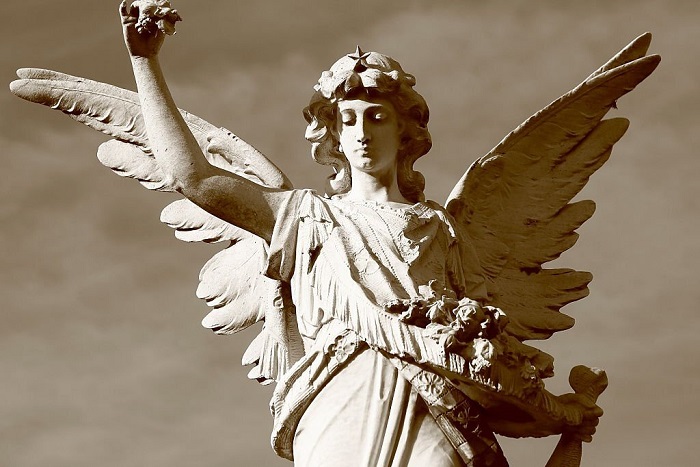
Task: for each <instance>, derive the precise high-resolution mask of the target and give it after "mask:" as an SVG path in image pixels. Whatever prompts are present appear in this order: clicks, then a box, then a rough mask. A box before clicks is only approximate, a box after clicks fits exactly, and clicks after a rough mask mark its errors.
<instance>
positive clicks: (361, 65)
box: [347, 45, 372, 73]
mask: <svg viewBox="0 0 700 467" xmlns="http://www.w3.org/2000/svg"><path fill="white" fill-rule="evenodd" d="M371 53H372V52H363V51H362V49H361V48H360V46H359V45H358V46H357V48H356V49H355V52H354V53H351V54H347V57H348V58H350V59H352V60H355V66H354V67H353V69H352V70H353V71H356V72H358V73H362V72H363V71H365V70H366V69H367V68H369V64H368V63H367V57H369V55H370V54H371Z"/></svg>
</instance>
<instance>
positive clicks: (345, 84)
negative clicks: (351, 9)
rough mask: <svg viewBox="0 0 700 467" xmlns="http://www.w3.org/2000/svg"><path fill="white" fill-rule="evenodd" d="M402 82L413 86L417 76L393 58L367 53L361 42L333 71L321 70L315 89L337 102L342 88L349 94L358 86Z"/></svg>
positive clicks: (384, 85) (333, 67) (389, 84)
mask: <svg viewBox="0 0 700 467" xmlns="http://www.w3.org/2000/svg"><path fill="white" fill-rule="evenodd" d="M401 84H404V85H406V86H409V87H413V86H414V85H415V84H416V78H415V77H414V76H413V75H411V74H409V73H406V72H405V71H403V69H402V68H401V65H399V62H397V61H396V60H394V59H393V58H391V57H388V56H386V55H383V54H380V53H377V52H363V51H362V49H361V48H360V46H359V45H358V46H357V49H356V50H355V52H353V53H351V54H347V55H345V56H344V57H342V58H340V60H338V61H337V62H335V63H334V64H333V66H331V69H330V70H328V71H324V72H323V73H321V77H320V78H319V80H318V84H316V85H315V86H314V89H315V90H316V91H318V92H320V93H321V94H322V95H323V97H325V98H326V99H328V100H330V101H331V102H333V101H335V100H336V99H337V94H338V91H340V90H341V89H340V88H341V87H342V88H343V91H345V93H347V92H348V91H350V90H352V89H355V88H365V89H368V88H385V89H386V88H392V87H399V86H401ZM343 94H344V93H343Z"/></svg>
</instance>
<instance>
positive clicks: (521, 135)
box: [447, 34, 660, 340]
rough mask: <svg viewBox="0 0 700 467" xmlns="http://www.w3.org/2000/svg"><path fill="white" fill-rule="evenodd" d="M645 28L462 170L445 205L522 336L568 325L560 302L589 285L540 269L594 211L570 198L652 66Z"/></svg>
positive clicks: (604, 153)
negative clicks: (618, 110)
mask: <svg viewBox="0 0 700 467" xmlns="http://www.w3.org/2000/svg"><path fill="white" fill-rule="evenodd" d="M650 37H651V36H650V35H649V34H645V35H642V36H640V37H639V38H638V39H636V40H635V41H633V42H632V43H631V44H630V45H629V46H628V47H626V48H625V49H623V50H622V51H621V52H620V53H619V54H617V55H616V56H615V57H613V58H612V59H611V60H609V61H608V62H607V63H606V64H605V65H603V66H602V67H600V68H599V69H598V70H596V71H595V72H594V73H593V74H592V75H591V76H590V77H589V78H587V79H586V80H585V81H584V82H583V83H582V84H580V85H579V86H577V87H576V88H574V89H573V90H572V91H571V92H569V93H567V94H565V95H564V96H562V97H560V98H559V99H557V100H555V101H554V102H552V103H551V104H550V105H548V106H547V107H545V108H544V109H542V110H541V111H539V112H537V113H536V114H535V115H533V116H532V117H530V118H529V119H527V120H526V121H525V122H524V123H523V124H522V125H520V126H519V127H518V128H516V129H515V130H514V131H512V132H511V133H510V134H509V135H507V136H506V137H505V138H504V139H503V140H502V141H501V142H500V143H499V144H498V145H497V146H496V147H494V148H493V149H492V150H491V151H490V152H489V153H488V154H486V155H485V156H484V157H482V158H480V159H478V160H477V161H476V162H474V163H473V164H472V166H471V167H470V168H469V169H468V170H467V172H466V173H465V175H464V176H463V177H462V179H461V180H460V181H459V183H458V184H457V186H456V187H455V189H454V190H453V191H452V193H451V194H450V196H449V198H448V201H447V210H448V211H449V212H450V214H452V215H453V216H454V217H455V219H456V221H457V225H459V226H461V229H462V230H463V234H464V235H466V236H467V237H468V238H470V240H471V241H472V243H473V244H474V247H475V249H476V251H477V254H478V256H479V261H480V264H479V265H468V266H467V267H481V268H482V270H483V271H484V274H485V275H486V277H487V286H488V289H489V297H490V300H491V302H492V303H493V304H494V305H496V306H499V307H501V308H503V309H504V310H505V311H506V314H507V315H508V316H509V317H510V319H511V321H510V324H509V327H508V330H509V331H510V332H511V333H512V334H513V335H515V336H516V337H517V338H518V339H520V340H526V339H545V338H547V337H549V336H551V334H552V333H554V332H557V331H560V330H564V329H567V328H569V327H571V326H572V325H573V319H572V318H570V317H568V316H566V315H564V314H563V313H561V312H560V311H559V309H560V308H561V307H562V306H564V305H566V304H567V303H570V302H572V301H575V300H578V299H580V298H583V297H585V296H586V295H587V294H588V288H587V285H588V283H589V282H590V280H591V275H590V274H589V273H586V272H579V271H574V270H569V269H543V268H542V265H543V264H544V263H546V262H548V261H552V260H553V259H556V258H557V257H559V256H560V255H561V253H562V252H564V251H566V250H567V249H569V248H571V246H573V245H574V244H575V243H576V240H577V239H578V234H576V232H575V230H576V229H577V228H578V227H580V226H581V225H582V224H583V223H584V222H585V221H586V220H587V219H588V218H590V217H591V216H592V215H593V212H594V210H595V204H594V203H593V202H592V201H582V202H577V203H570V202H571V200H572V199H573V198H574V197H575V196H576V195H577V194H578V193H579V192H580V191H581V189H582V188H583V187H584V186H585V185H586V183H587V182H588V179H589V178H590V176H591V175H592V174H593V173H594V172H595V171H596V170H598V169H599V168H600V167H601V166H602V165H603V164H604V163H605V162H606V161H607V160H608V158H609V157H610V153H611V151H612V147H613V145H614V144H615V143H616V142H617V141H618V140H619V139H620V138H621V137H622V136H623V134H624V133H625V131H626V130H627V127H628V125H629V122H628V121H627V120H626V119H624V118H615V119H610V120H603V117H604V116H605V114H606V113H607V112H608V111H609V110H610V109H611V108H613V107H615V105H616V102H617V100H618V99H619V98H620V97H621V96H623V95H624V94H626V93H628V92H629V91H631V90H632V89H633V88H634V87H635V86H636V85H637V84H639V83H640V82H641V81H643V80H644V79H645V78H646V77H647V76H648V75H649V74H651V72H652V71H653V70H654V69H655V68H656V66H657V65H658V63H659V60H660V58H659V57H658V56H656V55H651V56H644V54H645V53H646V51H647V49H648V47H649V42H650Z"/></svg>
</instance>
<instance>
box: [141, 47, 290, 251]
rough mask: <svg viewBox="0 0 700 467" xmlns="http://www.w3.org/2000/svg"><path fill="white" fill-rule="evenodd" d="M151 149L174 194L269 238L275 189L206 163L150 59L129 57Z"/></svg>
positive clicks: (151, 58) (274, 209)
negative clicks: (180, 195)
mask: <svg viewBox="0 0 700 467" xmlns="http://www.w3.org/2000/svg"><path fill="white" fill-rule="evenodd" d="M132 65H133V68H134V77H135V78H136V85H137V88H138V93H139V98H140V101H141V111H142V114H143V119H144V123H145V125H146V131H147V133H148V139H149V144H150V147H151V150H152V152H153V154H154V156H155V158H156V161H157V162H158V165H159V166H160V168H161V170H163V171H164V172H165V175H166V177H168V178H169V179H170V181H171V183H172V185H173V186H174V187H175V189H176V190H177V191H179V192H180V193H182V194H183V195H185V196H186V197H187V198H189V199H190V200H191V201H192V202H194V203H195V204H197V205H199V206H200V207H202V208H203V209H205V210H206V211H208V212H210V213H211V214H213V215H215V216H217V217H219V218H220V219H223V220H225V221H227V222H230V223H232V224H234V225H237V226H238V227H241V228H243V229H245V230H248V231H249V232H251V233H254V234H256V235H258V236H260V237H262V238H263V239H265V240H269V238H270V236H271V233H272V228H273V224H274V219H275V215H276V206H277V205H278V204H279V203H278V199H277V198H280V197H279V196H277V195H278V193H279V191H278V190H271V189H267V188H265V187H262V186H260V185H257V184H255V183H253V182H251V181H249V180H246V179H244V178H242V177H239V176H237V175H236V174H233V173H231V172H228V171H225V170H222V169H220V168H218V167H215V166H213V165H211V164H210V163H209V162H208V161H207V159H206V157H204V155H203V154H202V150H201V149H200V147H199V144H198V142H197V140H196V139H195V137H194V135H193V134H192V132H191V131H190V129H189V127H188V126H187V123H186V122H185V120H184V118H183V117H182V114H181V113H180V111H179V110H178V108H177V106H176V105H175V101H174V99H173V97H172V95H171V94H170V91H169V89H168V86H167V84H166V82H165V78H164V76H163V73H162V71H161V69H160V65H159V63H158V58H157V56H156V57H132Z"/></svg>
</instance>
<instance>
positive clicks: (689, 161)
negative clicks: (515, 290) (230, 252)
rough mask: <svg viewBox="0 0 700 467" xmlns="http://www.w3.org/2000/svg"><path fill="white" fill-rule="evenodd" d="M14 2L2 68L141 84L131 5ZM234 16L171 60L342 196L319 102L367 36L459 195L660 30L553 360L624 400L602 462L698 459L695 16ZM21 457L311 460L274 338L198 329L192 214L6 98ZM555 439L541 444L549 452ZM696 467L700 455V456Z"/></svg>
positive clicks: (609, 408) (9, 387)
mask: <svg viewBox="0 0 700 467" xmlns="http://www.w3.org/2000/svg"><path fill="white" fill-rule="evenodd" d="M108 3H109V2H94V1H89V0H66V1H63V2H43V1H39V0H26V1H23V2H18V1H12V2H9V3H8V4H7V5H5V6H4V10H5V12H6V14H8V15H9V16H8V17H10V18H12V21H8V22H7V24H6V26H5V27H4V29H3V31H2V32H1V33H0V34H3V40H2V41H1V42H0V43H1V44H2V45H1V46H0V47H1V48H0V57H1V58H2V60H1V61H0V63H1V64H2V69H1V70H0V72H1V76H3V77H4V78H5V80H6V82H7V81H10V80H11V79H12V77H13V76H14V69H15V68H18V67H21V66H40V67H46V68H53V69H58V70H61V71H65V72H68V73H71V74H76V75H81V76H86V77H89V78H93V79H97V80H101V81H106V82H110V83H113V84H117V85H120V86H124V87H129V88H133V84H132V78H131V76H130V73H131V72H130V69H129V66H128V59H127V57H126V54H125V52H124V50H123V46H122V44H121V38H120V31H119V25H118V22H117V18H116V3H115V5H109V4H108ZM238 3H240V2H235V3H234V2H225V1H207V2H202V1H201V0H200V1H198V2H195V1H193V0H181V1H179V2H177V3H176V5H175V6H176V7H177V8H178V9H179V10H180V11H181V13H182V15H183V17H184V18H185V21H183V23H182V24H179V25H178V30H179V32H178V34H177V35H176V36H175V37H173V38H170V39H169V41H168V42H169V43H168V44H166V50H165V51H164V57H163V61H164V68H165V70H166V73H167V74H168V77H169V79H170V83H171V87H172V89H173V93H174V94H175V97H176V99H177V101H178V104H179V105H180V106H181V107H183V108H186V109H188V110H191V111H192V112H194V113H196V114H198V115H200V116H202V117H204V118H206V119H208V120H210V121H212V122H213V123H216V124H218V125H222V126H226V127H227V128H229V129H231V130H233V131H234V132H236V133H237V134H239V135H241V136H242V137H244V139H246V140H248V141H249V142H251V143H252V144H253V145H255V146H256V147H258V148H259V149H261V150H262V151H263V152H264V153H266V154H268V155H270V156H271V158H273V160H274V161H275V163H277V164H278V165H279V166H280V167H281V168H282V169H283V170H284V171H285V172H286V173H287V174H288V175H289V176H290V178H291V179H292V180H293V181H294V182H295V184H296V185H297V186H299V187H304V186H310V187H314V188H319V189H320V188H321V187H322V186H323V178H324V177H325V176H326V170H325V169H324V168H322V167H318V166H316V165H315V164H314V163H313V162H312V161H311V160H310V157H309V156H308V153H309V147H308V143H307V142H306V141H305V140H304V139H303V131H304V122H303V119H302V117H301V108H302V107H303V106H304V105H305V104H306V103H307V101H308V98H309V97H310V94H311V87H312V85H313V84H314V82H315V81H316V79H317V78H318V76H319V74H320V72H321V71H322V70H324V69H327V68H328V67H329V66H330V65H331V64H332V63H333V61H334V60H336V59H337V58H338V57H339V56H341V55H342V54H344V53H347V52H350V51H352V50H353V49H354V47H355V45H356V44H360V45H361V46H362V47H363V48H365V49H372V50H378V51H382V52H385V53H388V54H389V55H392V56H394V57H395V58H397V59H398V60H399V61H400V62H401V63H402V65H403V66H404V68H405V69H406V70H407V71H408V72H410V73H413V74H415V75H416V77H417V79H418V84H417V89H418V90H419V91H420V92H421V93H423V95H424V96H425V97H426V100H427V101H428V104H429V105H430V108H431V127H430V128H431V133H432V134H433V139H434V142H435V145H434V149H433V151H431V153H430V154H429V155H427V156H426V157H424V158H423V160H421V161H420V163H419V168H420V170H422V171H423V172H424V173H425V175H426V178H427V181H428V190H427V192H428V195H429V197H431V198H434V199H437V200H440V201H441V200H443V199H444V197H445V196H446V195H447V193H448V192H449V190H450V189H451V187H452V185H453V184H454V182H456V179H457V178H458V176H459V175H461V173H462V172H463V171H464V169H465V168H466V167H467V165H468V164H469V163H470V162H471V161H472V160H473V159H474V158H476V157H478V156H480V155H482V154H484V153H485V152H486V151H488V149H490V148H491V147H492V146H493V145H495V144H496V143H497V142H498V141H499V140H500V138H501V137H503V136H504V135H505V134H506V133H507V132H508V131H509V130H510V129H512V128H513V127H515V126H516V125H517V124H519V123H520V122H521V121H522V120H524V119H525V118H526V117H527V116H529V115H530V114H531V113H533V112H534V111H536V110H538V109H539V108H540V107H542V106H544V105H545V104H547V103H548V102H549V101H551V100H553V99H554V98H556V97H558V95H560V94H561V93H563V92H566V91H568V90H569V89H570V88H571V87H573V86H574V85H575V84H577V83H578V82H579V81H580V80H581V79H583V78H584V77H585V76H587V75H588V74H589V73H590V72H591V71H593V70H594V69H595V68H597V67H598V66H599V65H600V64H601V63H602V62H603V61H604V60H606V59H607V58H608V56H610V55H611V54H612V53H614V52H616V51H617V50H618V49H619V48H620V47H622V46H623V45H624V44H626V43H627V42H628V41H629V40H631V39H632V38H633V37H635V36H636V35H638V34H640V33H642V32H644V31H646V30H650V31H652V32H653V33H654V34H655V37H654V41H653V44H652V51H654V52H658V53H661V54H662V55H663V62H662V64H661V66H660V67H659V69H658V70H657V71H656V72H655V73H654V75H652V77H651V78H650V79H649V80H648V82H645V83H643V84H642V85H641V86H640V87H639V89H638V90H636V91H634V92H633V93H632V94H631V95H629V96H626V97H624V98H623V99H621V101H620V110H619V111H617V112H615V115H623V116H627V117H629V118H630V119H631V120H632V125H631V128H630V130H629V132H628V135H627V136H626V137H625V138H624V139H623V141H622V142H621V143H620V144H618V147H616V149H615V151H614V153H613V157H612V158H611V160H610V162H608V164H607V165H606V166H605V167H604V168H603V169H602V170H601V171H600V172H599V173H598V174H596V175H595V176H594V177H593V178H592V180H591V182H590V184H589V186H588V187H587V188H586V190H585V192H584V197H587V198H593V199H595V200H596V201H597V203H598V212H597V213H596V215H595V216H594V217H593V219H592V220H591V221H589V222H588V223H587V224H586V225H585V226H584V227H583V228H582V229H581V231H580V232H581V240H580V241H579V244H577V245H576V246H575V247H574V248H573V249H572V250H571V251H570V252H568V253H567V254H565V255H564V258H562V259H561V260H560V261H559V264H561V265H562V266H568V267H576V268H579V269H586V270H590V271H592V272H593V273H594V276H595V279H594V282H593V284H592V286H591V289H592V294H591V296H590V297H588V298H587V299H586V300H584V301H582V302H578V303H576V304H573V305H571V306H570V307H568V308H567V310H566V311H567V313H569V314H571V315H573V316H574V317H575V318H576V319H577V324H576V326H575V327H574V329H573V330H571V331H568V332H566V333H564V335H562V336H557V337H556V338H555V339H553V340H552V341H551V342H546V343H544V344H543V346H545V347H546V350H547V351H549V352H550V353H552V354H553V355H554V356H555V358H556V363H557V371H558V377H557V378H555V380H554V381H552V387H553V388H555V390H556V391H558V392H561V391H565V390H566V389H567V388H566V384H565V379H566V378H565V377H566V374H567V372H568V368H569V367H571V366H573V365H575V364H579V363H585V364H591V365H598V366H601V367H604V368H606V369H607V370H608V373H609V375H610V378H611V386H610V388H609V389H608V391H607V392H606V393H605V394H604V395H603V396H602V398H601V403H602V405H603V406H604V408H605V410H606V415H605V417H604V418H603V420H602V424H601V427H600V429H599V434H598V435H597V437H596V439H595V442H594V443H593V444H592V445H590V446H586V448H585V456H586V457H585V461H584V465H585V463H588V465H629V466H643V465H649V466H651V465H691V464H692V463H693V460H694V456H693V452H691V450H690V448H689V447H688V445H689V444H691V443H688V440H689V439H690V436H692V434H693V433H694V432H695V431H697V430H696V428H695V426H696V420H697V419H698V418H699V416H700V413H698V411H700V400H699V399H700V396H698V395H697V390H696V388H697V387H698V382H699V381H698V379H699V378H700V368H698V363H697V359H696V358H693V356H694V355H696V354H697V351H698V346H697V343H696V341H697V338H696V336H697V335H698V332H700V329H699V328H700V326H699V320H698V319H697V318H696V317H695V316H694V310H695V309H697V305H696V303H697V301H698V299H699V298H700V292H698V290H697V280H696V279H695V275H696V272H695V268H696V265H697V264H698V259H700V251H699V250H700V245H699V242H698V241H697V240H696V239H695V235H693V233H694V232H697V231H698V230H699V227H700V225H698V224H699V221H698V218H699V217H698V201H697V200H698V199H699V196H700V193H699V191H700V190H699V188H698V183H697V180H698V178H700V159H699V158H698V157H697V156H696V155H695V154H696V152H697V148H698V147H700V141H699V140H698V139H699V137H698V136H697V135H698V133H697V131H696V129H697V127H698V126H700V121H699V120H700V112H698V104H700V102H699V101H700V89H698V88H699V85H698V81H697V79H696V77H697V75H698V71H699V70H698V67H699V66H700V65H698V64H697V63H696V60H695V57H697V56H698V44H700V30H698V28H697V25H696V23H697V18H699V17H700V6H699V5H697V4H696V3H694V2H683V1H670V2H663V3H661V2H654V1H652V0H645V1H635V2H633V1H620V2H575V3H574V2H555V1H544V2H525V1H514V2H505V1H495V2H460V3H457V2H441V1H437V2H420V1H411V2H398V1H386V2H374V1H369V0H367V1H362V2H353V3H351V4H349V3H348V2H323V3H320V2H315V3H308V4H306V5H300V4H299V3H297V2H284V1H278V2H273V1H261V2H255V3H253V2H247V3H242V4H240V5H239V4H238ZM0 106H1V107H2V109H3V111H2V112H0V144H1V147H2V152H3V155H4V157H3V169H4V170H3V174H2V184H0V190H2V195H3V197H2V202H0V215H1V216H2V225H3V227H2V229H1V230H0V232H1V233H0V239H2V241H3V244H4V245H6V246H5V251H4V254H3V258H2V259H1V260H0V262H1V264H2V266H3V267H2V270H0V279H2V284H3V289H4V290H3V307H2V309H3V326H0V367H1V368H2V372H3V379H2V383H1V384H0V401H2V402H0V410H1V411H2V413H3V414H4V417H3V420H2V422H0V464H3V465H18V466H31V465H56V466H60V465H70V466H82V465H85V466H88V465H90V466H92V465H101V466H106V467H109V466H111V465H115V466H116V465H149V466H159V465H194V464H199V465H232V464H233V465H287V463H285V462H282V461H277V460H276V459H275V458H274V455H273V454H272V452H271V450H270V449H269V447H268V441H267V440H268V435H269V430H270V424H271V422H270V420H269V415H268V414H267V410H266V404H267V399H268V398H269V395H270V391H269V390H268V389H262V388H259V387H258V386H257V385H256V384H255V383H252V382H248V381H246V380H245V377H244V375H245V373H246V370H245V369H242V368H240V365H239V360H240V356H241V354H242V351H243V349H244V348H245V346H246V345H247V342H249V340H250V338H252V336H253V334H251V333H247V334H245V335H242V336H234V337H227V338H221V337H215V336H213V335H211V334H210V333H208V332H207V331H205V330H203V329H200V328H199V327H198V326H199V324H198V322H199V319H201V317H202V316H203V314H204V312H205V309H206V306H205V305H204V304H203V303H201V302H199V301H197V300H196V299H195V298H194V289H195V287H196V274H197V272H198V270H199V268H200V267H201V265H203V264H204V262H205V261H206V259H207V258H208V257H210V256H211V254H212V253H213V251H215V248H214V247H211V246H199V245H198V246H191V245H185V244H182V242H179V241H177V240H175V239H174V238H173V237H172V234H171V232H169V230H168V229H167V227H164V226H162V225H161V224H160V223H159V222H158V213H159V211H160V209H161V208H162V207H163V206H165V205H166V204H167V203H168V202H169V200H171V199H172V198H171V197H170V196H168V195H156V194H152V193H151V192H146V191H145V190H142V189H141V188H140V187H139V186H138V185H137V184H135V183H129V182H127V181H124V180H122V179H119V178H118V177H115V176H114V175H112V174H111V173H109V171H108V170H106V169H104V168H102V167H101V166H100V165H99V163H98V162H97V161H96V158H95V157H94V154H95V151H96V148H97V145H98V144H99V142H101V141H103V140H104V138H103V137H102V135H99V134H97V133H95V132H94V131H92V130H89V129H86V128H83V127H81V126H80V125H77V124H75V123H74V122H72V121H70V120H69V119H68V118H66V117H64V116H62V115H55V114H57V113H56V112H50V111H49V110H47V109H44V108H39V106H36V105H30V104H28V103H26V102H22V101H20V100H19V99H16V98H15V97H13V96H11V95H10V94H9V93H8V92H5V93H2V94H0ZM554 442H556V440H554V439H551V440H545V441H532V440H517V441H512V442H508V443H507V444H506V450H507V453H508V455H509V458H510V459H511V460H512V461H511V463H512V465H514V466H530V465H533V466H534V465H543V464H544V460H545V459H546V458H547V457H548V456H549V454H550V452H551V449H552V448H553V443H554ZM533 446H535V447H533ZM691 456H693V457H691ZM691 459H693V460H691Z"/></svg>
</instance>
